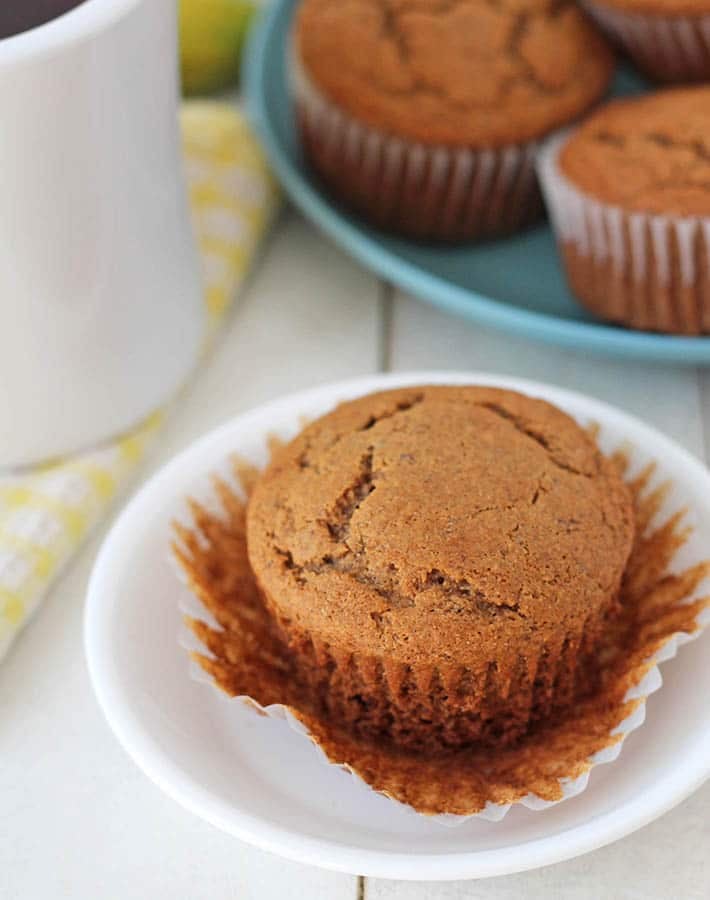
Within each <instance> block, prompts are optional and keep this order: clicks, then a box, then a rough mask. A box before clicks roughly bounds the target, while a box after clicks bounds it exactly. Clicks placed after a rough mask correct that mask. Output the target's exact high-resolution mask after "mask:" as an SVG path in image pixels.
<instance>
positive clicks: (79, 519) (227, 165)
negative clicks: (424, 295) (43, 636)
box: [0, 101, 278, 659]
mask: <svg viewBox="0 0 710 900" xmlns="http://www.w3.org/2000/svg"><path fill="white" fill-rule="evenodd" d="M181 120H182V129H183V142H184V152H185V164H186V174H187V179H188V186H189V193H190V201H191V207H192V213H193V218H194V226H195V232H196V236H197V240H198V243H199V248H200V253H201V260H202V268H203V273H204V285H205V295H204V296H205V303H206V306H207V311H208V320H209V328H208V339H207V346H206V348H205V352H209V346H210V344H211V343H212V339H213V338H214V335H215V333H216V332H217V330H218V329H219V326H220V324H221V323H222V322H223V321H224V318H225V315H226V313H227V311H228V309H229V307H230V305H231V303H232V300H233V298H234V296H235V294H236V292H237V288H238V287H239V285H240V284H241V282H242V281H243V279H244V277H245V275H246V273H247V270H248V268H249V263H250V262H251V260H252V259H253V257H254V254H255V252H256V250H257V248H258V246H259V242H260V241H261V239H262V237H263V236H264V234H265V233H266V231H267V229H268V226H269V224H270V222H271V221H272V219H273V216H274V213H275V210H276V208H277V206H278V190H277V188H276V184H275V182H274V180H273V178H272V176H271V174H270V173H269V170H268V168H267V166H266V162H265V160H264V156H263V154H262V152H261V150H260V148H259V146H258V144H257V142H256V140H255V139H254V137H253V136H252V134H251V132H250V131H249V128H248V126H247V124H246V122H245V120H244V118H243V116H242V114H241V113H240V112H239V111H238V110H236V109H235V108H234V107H233V106H231V105H228V104H226V103H217V102H207V101H188V102H186V103H185V104H184V105H183V108H182V111H181ZM168 412H169V409H162V410H156V412H155V413H154V414H153V415H152V416H151V417H150V418H149V419H148V420H147V421H145V422H143V423H142V424H141V425H139V426H138V427H137V428H136V429H135V431H134V432H133V433H131V434H128V435H126V436H124V437H122V438H120V439H117V440H115V441H113V442H112V443H110V444H107V445H104V446H102V447H101V448H98V449H95V450H92V451H89V452H86V453H81V454H79V455H76V456H72V457H69V458H65V459H61V460H58V461H56V462H54V463H52V464H51V465H46V466H42V467H39V468H35V469H32V470H29V471H27V472H23V473H21V474H5V475H3V474H2V473H0V659H2V657H3V656H4V655H5V654H6V653H7V650H8V649H9V647H10V645H11V644H12V642H13V641H14V639H15V638H16V637H17V635H18V634H19V633H20V631H21V630H22V628H23V627H24V626H25V625H26V624H27V622H28V621H29V619H30V618H31V616H32V614H33V613H34V612H35V611H36V610H37V609H38V607H39V606H40V605H41V602H42V599H43V598H44V597H45V596H46V594H47V591H48V589H49V588H50V586H51V585H52V583H53V582H54V581H55V579H56V578H57V576H58V575H59V573H60V572H61V570H62V568H63V567H64V566H65V565H66V563H67V562H68V561H69V560H70V559H71V557H72V556H73V555H74V554H75V553H76V552H77V550H78V549H79V547H80V546H81V544H82V542H83V540H84V538H85V537H86V536H87V535H88V533H89V532H90V531H91V529H92V527H93V526H94V525H96V524H97V523H98V522H99V521H100V520H101V519H102V518H104V517H105V516H106V514H107V513H108V511H109V508H110V506H111V504H112V502H113V501H114V500H115V499H116V498H117V497H118V496H119V495H120V494H121V492H122V490H124V489H125V488H126V486H127V485H128V483H129V482H130V480H131V478H132V477H133V476H135V474H136V472H137V469H138V467H139V465H140V463H141V461H142V459H143V457H144V455H145V453H146V451H147V450H148V448H149V446H150V445H151V444H152V442H153V441H154V440H155V438H156V437H157V435H158V433H159V430H160V425H161V423H162V422H163V421H164V418H165V416H166V414H167V413H168Z"/></svg>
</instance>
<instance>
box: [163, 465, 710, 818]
mask: <svg viewBox="0 0 710 900" xmlns="http://www.w3.org/2000/svg"><path fill="white" fill-rule="evenodd" d="M631 468H632V469H638V465H637V464H635V461H634V458H633V453H632V454H631ZM227 473H228V469H227V467H226V466H225V469H224V471H223V472H220V473H219V475H220V477H225V478H226V477H227ZM654 480H655V479H654ZM655 486H657V485H655ZM650 487H651V489H653V487H654V485H651V486H650ZM204 499H205V500H206V502H205V505H206V506H210V505H213V504H212V502H211V499H212V498H204ZM200 500H201V501H202V500H203V498H200ZM671 513H672V508H669V507H668V504H667V501H666V503H664V505H663V508H662V509H661V510H660V511H659V513H658V514H657V516H656V518H657V519H659V520H660V521H665V520H666V519H667V518H668V516H669V514H671ZM181 519H182V521H183V523H184V524H185V525H188V523H189V522H190V515H189V513H188V512H187V511H186V513H185V515H184V516H181ZM701 549H702V548H701V547H700V546H694V547H689V546H688V545H686V546H685V547H683V548H682V550H681V551H679V556H680V557H681V559H680V560H678V559H675V560H674V562H673V570H674V571H675V569H676V566H678V565H680V566H681V567H682V568H683V569H685V568H689V567H691V566H692V565H694V564H696V563H700V562H701V561H702V557H701V556H700V552H701ZM172 563H173V567H174V569H175V571H176V573H177V576H178V578H179V580H180V581H181V582H182V583H183V584H184V585H185V587H186V589H185V590H184V591H182V592H181V593H180V598H179V610H180V612H181V613H182V616H183V622H182V625H181V627H180V629H179V632H178V642H179V645H180V646H181V647H182V648H183V650H185V651H187V659H188V660H189V674H190V677H191V678H192V679H193V680H194V681H196V682H198V683H200V684H202V685H208V686H209V687H210V688H211V689H212V690H213V691H214V693H215V694H216V696H217V697H218V698H219V700H220V702H222V703H226V704H230V705H233V704H235V703H237V704H241V705H243V706H244V707H246V708H248V709H249V710H251V711H253V712H255V713H256V714H258V715H261V716H267V717H269V718H273V719H280V720H284V721H285V722H287V723H288V725H289V727H290V728H291V729H292V730H294V731H295V732H297V733H298V734H300V735H301V736H303V737H305V738H307V739H308V740H310V741H311V743H312V744H313V745H314V747H315V748H316V749H317V751H318V754H319V756H320V758H321V760H322V761H323V762H324V763H325V764H326V765H328V766H335V767H336V768H339V769H341V770H343V771H346V772H348V773H349V774H350V775H352V776H354V777H355V778H356V779H358V780H359V781H361V782H362V784H363V785H364V786H365V787H367V788H368V789H369V790H373V788H371V787H370V786H369V785H368V784H367V782H366V781H364V779H362V778H361V776H360V775H359V774H358V773H357V772H356V771H355V770H354V769H353V768H352V767H351V766H349V765H348V764H347V763H338V762H334V761H332V760H331V759H329V758H328V757H327V756H326V754H325V752H324V751H323V750H322V749H321V747H320V746H319V744H318V741H317V740H316V738H315V737H314V736H313V735H311V733H310V732H309V730H308V729H307V728H306V727H305V726H304V724H303V723H302V722H301V721H300V720H299V719H298V718H297V717H296V716H295V715H294V714H293V712H292V711H291V710H290V709H289V707H288V706H285V705H283V704H280V703H277V704H271V705H268V706H263V705H262V704H260V703H259V702H258V701H257V700H255V699H254V698H253V697H250V696H248V695H239V696H235V697H229V696H228V695H227V694H225V693H224V691H223V690H221V689H220V688H219V686H218V685H217V684H216V683H215V681H214V680H213V679H212V677H211V676H210V675H209V674H208V673H207V672H206V671H205V670H204V669H203V668H202V667H201V666H200V665H199V663H198V662H197V661H196V660H195V659H194V657H193V654H195V653H197V654H200V655H202V656H205V657H207V658H209V659H214V655H213V654H212V653H211V652H210V651H209V650H208V648H207V647H206V646H205V645H204V644H203V643H202V642H201V641H200V640H199V639H198V638H197V636H196V635H195V633H194V632H193V631H192V630H190V628H189V627H188V625H187V622H186V619H193V620H198V621H202V622H205V623H206V624H208V625H209V626H210V627H212V628H219V625H218V623H217V622H216V620H215V619H214V617H213V616H212V615H211V613H210V612H209V611H208V610H207V609H206V608H205V606H204V605H203V604H202V603H201V601H200V600H199V599H198V598H197V597H196V596H195V595H194V594H193V593H192V592H191V590H190V589H189V585H188V584H187V580H186V576H185V573H184V571H183V570H182V569H181V568H180V566H179V565H177V563H176V561H175V560H174V559H172ZM707 588H708V585H707V579H705V580H703V582H701V583H700V584H699V585H698V587H697V588H696V590H695V591H694V592H693V594H692V595H691V596H690V597H688V598H686V600H685V601H683V602H690V601H691V600H693V599H695V598H697V597H698V596H701V595H703V594H705V593H706V592H707ZM695 623H696V626H697V628H696V630H695V631H694V632H692V633H690V634H688V633H685V632H677V633H675V634H673V635H672V636H671V637H670V638H669V639H668V640H667V641H665V643H664V644H663V645H662V647H661V648H660V649H659V650H658V651H657V652H656V653H655V654H653V655H652V656H650V657H649V658H648V659H647V660H646V662H647V663H648V664H649V665H650V668H649V669H648V671H647V672H646V673H645V674H644V676H643V678H642V679H641V680H640V681H639V682H638V683H637V684H636V685H634V686H633V687H631V688H630V689H629V690H628V691H627V693H626V695H625V696H624V699H623V702H624V703H626V702H628V701H631V700H640V701H641V702H640V703H639V704H638V705H637V706H636V707H635V709H634V710H633V712H632V713H631V714H630V715H629V716H628V717H627V718H626V719H624V720H623V721H622V722H621V723H619V724H618V725H617V726H616V727H615V728H613V729H612V730H611V731H610V732H609V734H610V736H616V735H620V736H621V737H620V739H619V740H618V741H617V742H616V743H615V744H613V745H612V746H609V747H607V748H605V749H603V750H601V751H599V752H598V753H595V754H593V755H592V756H590V757H589V758H588V759H587V762H588V764H589V768H588V769H587V770H586V771H585V772H583V773H582V774H581V775H580V776H579V777H576V778H561V779H560V780H559V782H558V783H559V786H560V789H561V793H562V796H561V798H560V799H559V800H554V801H549V800H545V799H542V798H541V797H539V796H537V795H535V794H532V793H531V794H528V795H527V796H525V797H523V798H521V799H520V800H519V801H517V802H516V803H505V804H496V803H491V802H489V803H487V805H486V806H485V808H484V809H482V810H480V811H479V812H477V813H475V814H473V815H457V814H452V813H440V814H438V815H433V816H432V815H427V816H426V818H427V820H429V821H434V822H436V823H438V824H440V825H442V826H456V825H460V824H462V823H464V822H466V821H468V820H469V819H473V818H478V819H481V820H484V821H488V822H500V821H501V820H502V819H503V818H504V817H505V816H506V814H507V813H508V811H509V810H510V809H511V808H512V807H513V806H517V805H520V806H523V807H525V808H527V809H529V810H533V811H540V810H545V809H547V808H548V807H550V806H556V805H557V804H558V803H561V802H563V801H564V800H568V799H570V798H572V797H575V796H577V795H579V794H581V793H582V792H583V791H584V790H585V789H586V788H587V786H588V784H589V780H590V775H591V773H592V771H593V769H595V768H596V767H597V766H599V765H603V764H605V763H610V762H613V761H614V760H616V759H617V758H618V757H619V755H620V753H621V750H622V747H623V743H624V741H625V740H626V738H627V737H628V736H629V735H630V734H631V733H632V732H634V731H636V730H637V729H638V728H639V727H640V726H641V725H642V724H643V723H644V721H645V717H646V701H647V699H648V697H650V696H651V695H652V694H653V693H655V692H656V691H658V690H659V689H660V688H661V686H662V684H663V678H662V675H661V672H660V669H659V666H660V664H661V663H664V662H666V661H668V660H670V659H673V658H674V657H675V656H676V654H677V652H678V650H679V648H680V647H681V646H683V645H684V644H686V643H689V642H690V641H693V640H695V639H696V638H697V637H699V635H700V634H701V633H702V630H703V629H704V628H705V627H706V626H707V625H709V624H710V607H706V608H705V609H704V610H703V611H702V612H701V613H700V614H699V615H698V616H697V618H696V619H695ZM388 800H389V802H392V803H396V804H397V806H399V807H402V808H404V809H405V810H407V811H408V812H410V813H411V815H413V816H421V815H422V814H421V813H419V812H417V811H416V810H415V809H414V808H412V807H410V806H408V805H407V804H405V803H402V802H401V801H399V800H396V799H393V798H391V797H388Z"/></svg>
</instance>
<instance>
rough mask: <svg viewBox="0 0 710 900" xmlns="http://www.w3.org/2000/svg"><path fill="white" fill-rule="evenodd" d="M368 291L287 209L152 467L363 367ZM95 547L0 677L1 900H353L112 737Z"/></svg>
mask: <svg viewBox="0 0 710 900" xmlns="http://www.w3.org/2000/svg"><path fill="white" fill-rule="evenodd" d="M378 291H379V289H378V286H377V283H376V282H375V280H374V279H372V278H371V277H370V276H369V275H367V274H366V273H364V272H363V271H362V270H361V269H359V268H357V267H356V266H355V265H354V264H352V263H351V262H350V261H349V260H347V259H345V258H344V257H343V256H342V255H341V254H340V253H339V252H338V251H337V250H335V249H334V248H332V246H331V245H329V244H326V243H325V242H323V241H322V240H321V239H320V238H318V237H317V236H316V235H315V233H314V232H313V231H312V230H311V229H310V228H309V227H307V226H306V225H305V224H304V223H303V222H302V221H300V220H298V219H296V218H295V217H292V216H287V218H286V219H285V221H284V222H283V223H281V225H280V226H279V228H278V230H277V233H276V234H275V235H274V236H273V238H272V242H271V246H270V247H269V248H268V253H267V258H266V259H265V260H264V264H263V265H261V266H260V267H259V269H258V271H257V274H256V276H255V277H254V279H253V281H252V283H251V285H250V286H249V288H248V289H247V291H246V292H245V294H244V296H243V297H242V298H241V300H240V301H239V307H238V309H237V311H236V314H235V315H234V317H233V319H232V321H231V323H230V325H229V327H228V330H227V332H226V333H225V334H224V336H223V337H222V339H221V341H220V345H219V347H218V348H217V350H216V352H215V353H214V355H213V356H212V357H211V358H210V360H209V362H208V364H207V365H206V366H205V367H204V370H203V371H202V372H201V373H200V377H199V378H198V379H197V381H196V382H195V384H194V385H193V386H192V387H191V388H190V390H189V392H188V394H187V395H186V397H185V398H184V401H183V403H182V405H181V408H180V410H179V412H178V414H177V415H176V416H175V417H174V419H173V421H172V422H171V423H170V425H169V426H168V428H167V431H166V433H165V436H164V439H163V440H162V441H161V444H160V447H159V449H158V451H157V452H156V453H155V455H154V457H153V459H152V460H151V464H150V466H149V467H148V469H151V468H155V467H157V466H159V465H161V464H162V463H163V462H164V461H166V460H167V459H168V458H170V456H172V455H173V454H174V453H175V452H176V451H178V450H180V449H182V448H183V447H184V446H186V445H187V444H188V443H190V442H191V441H192V440H194V439H195V438H196V437H197V436H199V435H201V434H203V433H204V432H205V431H206V430H208V429H210V428H212V427H213V426H215V425H218V424H219V423H220V422H223V421H224V420H226V419H228V418H229V417H230V416H233V415H235V414H236V413H237V412H240V411H242V410H244V409H246V408H248V407H250V406H253V405H255V404H257V403H260V402H262V401H264V400H266V399H268V398H270V397H272V396H276V395H278V394H281V393H284V392H286V391H289V390H297V389H299V388H301V387H307V386H309V385H311V384H314V383H317V382H319V381H325V380H328V379H331V378H345V377H349V376H351V375H355V374H359V373H360V372H369V371H374V370H375V368H376V364H377V345H378V327H379V325H378V322H379V319H378V310H379V308H378ZM146 474H147V473H146ZM99 540H100V536H97V537H96V539H95V540H94V541H93V542H92V543H91V545H90V546H88V547H87V548H86V549H85V551H84V552H83V553H82V555H81V559H80V560H79V561H78V563H77V565H75V566H74V567H73V568H72V570H71V571H70V573H69V574H68V576H67V577H66V578H65V579H64V580H63V582H62V583H61V584H60V585H59V586H58V587H57V588H56V589H55V591H54V592H53V596H52V597H51V598H50V599H49V601H48V603H47V605H46V607H45V608H44V609H43V610H42V611H41V613H40V614H39V615H38V617H37V619H36V620H35V622H34V623H33V624H32V625H31V627H30V628H28V630H27V632H26V634H25V635H23V637H22V639H21V640H20V641H19V642H18V643H17V645H16V646H15V647H14V648H13V650H12V651H11V653H10V656H9V657H8V658H7V659H6V660H5V661H4V663H3V666H2V671H0V797H2V819H3V829H2V840H0V897H1V898H2V900H56V898H70V900H95V898H97V897H101V898H103V900H148V898H150V900H162V898H166V900H179V898H184V900H213V898H219V900H232V898H234V900H270V898H278V900H282V898H286V897H290V896H298V897H304V898H309V900H355V898H356V896H357V890H358V880H357V878H355V877H349V876H344V875H337V874H333V873H329V872H325V871H322V870H320V869H315V868H310V867H306V866H302V865H297V864H295V863H290V862H287V861H285V860H281V859H276V858H275V857H273V856H271V855H269V854H266V853H262V852H261V851H257V850H254V849H253V848H251V847H248V846H247V845H246V844H242V843H241V842H239V841H236V840H234V839H233V838H231V837H229V836H228V835H226V834H222V833H220V832H219V831H217V830H215V829H214V828H211V827H210V826H209V825H207V824H205V823H204V822H202V821H200V820H199V819H197V818H195V817H193V816H192V815H190V814H188V813H187V812H184V811H183V810H182V809H181V808H180V807H179V806H177V804H175V803H174V802H173V801H172V800H170V799H169V798H168V797H166V796H165V795H164V794H163V793H162V792H161V791H159V790H158V789H157V788H156V787H154V786H153V785H151V784H150V782H149V781H148V780H147V778H146V777H145V776H144V775H143V774H142V773H141V772H139V771H138V769H137V768H136V767H135V766H134V765H133V763H132V762H131V761H130V760H129V759H128V758H127V757H126V755H125V754H124V753H123V751H122V750H121V748H120V747H119V746H118V744H117V742H116V740H115V739H114V737H113V736H112V735H111V734H110V732H109V730H108V727H107V726H106V724H105V723H104V721H103V719H102V717H101V714H100V712H99V710H98V707H97V705H96V702H95V700H94V698H93V696H92V694H91V688H90V685H89V681H88V677H87V673H86V669H85V665H84V660H83V652H82V638H81V626H82V612H83V605H84V595H85V590H86V583H87V579H88V576H89V572H90V569H91V565H92V563H93V560H94V557H95V555H96V551H97V548H98V544H99Z"/></svg>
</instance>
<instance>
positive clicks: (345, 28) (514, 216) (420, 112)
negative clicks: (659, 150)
mask: <svg viewBox="0 0 710 900" xmlns="http://www.w3.org/2000/svg"><path fill="white" fill-rule="evenodd" d="M291 57H292V61H291V69H292V79H291V80H292V88H293V93H294V98H295V105H296V112H297V119H298V124H299V129H300V133H301V137H302V144H303V148H304V151H305V156H306V160H307V162H308V163H309V164H310V165H311V167H312V169H313V170H314V172H315V173H316V174H317V176H318V177H319V179H320V181H321V182H322V183H323V185H324V186H325V187H326V189H327V190H329V191H330V192H331V193H332V194H333V196H334V197H336V198H337V199H339V200H340V201H342V202H343V203H344V204H345V205H346V206H348V207H349V208H351V209H353V210H354V211H356V212H358V213H360V214H361V215H363V216H364V217H365V218H366V219H367V220H369V221H371V222H372V223H373V224H375V225H378V226H380V227H382V228H384V229H387V230H390V231H393V232H397V233H400V234H403V235H406V236H409V237H414V238H421V239H433V240H439V241H461V240H469V239H474V238H478V237H488V236H495V235H501V234H507V233H510V232H513V231H515V230H517V229H519V228H521V227H523V226H524V225H526V224H528V223H529V222H531V221H533V220H534V219H535V218H536V217H537V216H538V215H539V213H540V211H541V203H540V198H539V192H538V191H537V185H536V182H535V173H534V165H533V162H534V153H535V148H536V145H537V142H538V141H539V140H540V139H541V138H543V137H544V136H545V135H547V134H549V133H550V132H551V131H553V130H554V129H556V128H558V127H559V126H561V125H564V124H566V123H568V122H570V121H572V120H574V119H576V118H577V117H579V116H580V115H582V114H583V113H584V112H585V111H587V110H588V109H589V108H590V107H591V106H592V105H593V104H594V103H596V101H597V100H599V99H600V97H602V95H603V94H604V93H605V91H606V89H607V86H608V84H609V81H610V79H611V76H612V72H613V68H614V60H613V54H612V51H611V50H610V48H609V46H608V45H607V44H606V42H605V40H604V38H603V37H602V36H601V35H600V33H599V32H597V31H596V30H595V28H594V26H593V25H592V24H591V23H590V21H589V20H587V19H586V18H585V15H584V13H583V12H582V11H581V10H580V9H579V8H578V7H577V6H576V4H575V3H573V2H571V0H562V2H559V0H502V2H500V3H490V2H488V0H458V2H456V3H451V4H448V3H447V4H442V3H440V2H438V0H418V2H416V3H413V2H411V0H349V2H343V3H332V2H329V0H303V2H302V3H301V4H300V7H299V8H298V12H297V15H296V18H295V22H294V27H293V34H292V52H291Z"/></svg>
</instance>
